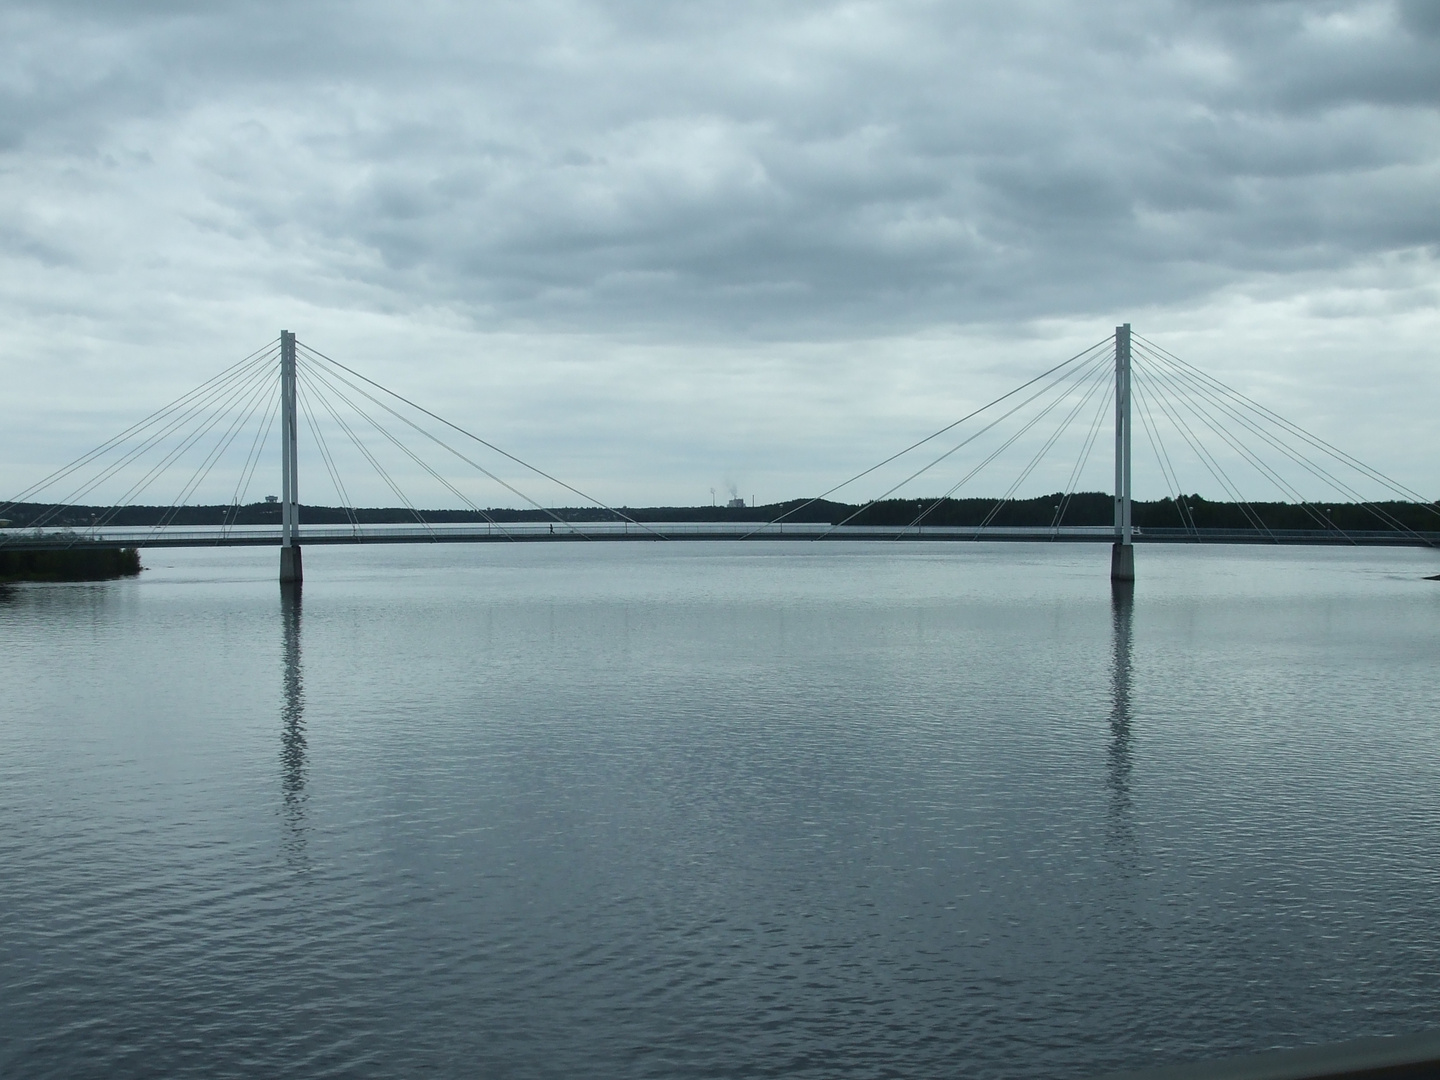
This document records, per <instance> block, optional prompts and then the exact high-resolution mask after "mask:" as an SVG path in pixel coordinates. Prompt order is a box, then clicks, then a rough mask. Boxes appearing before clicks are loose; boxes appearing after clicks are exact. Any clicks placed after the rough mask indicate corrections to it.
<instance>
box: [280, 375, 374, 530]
mask: <svg viewBox="0 0 1440 1080" xmlns="http://www.w3.org/2000/svg"><path fill="white" fill-rule="evenodd" d="M297 374H298V369H297ZM316 396H317V397H318V396H319V395H316ZM295 398H296V400H297V401H298V402H299V404H300V410H301V412H302V413H303V414H304V416H305V422H306V424H308V425H309V427H310V434H311V435H313V436H314V437H315V446H316V447H317V448H318V449H319V451H320V459H321V460H322V461H323V462H324V463H325V471H326V472H327V473H329V475H330V483H331V484H333V485H334V487H335V497H336V498H337V499H339V500H340V505H341V507H343V508H344V510H345V517H346V519H347V520H349V522H350V535H351V536H353V537H354V538H355V539H357V540H358V539H359V538H360V523H359V522H358V521H356V519H355V511H354V509H352V508H351V506H350V496H349V494H348V493H347V492H346V491H345V485H344V484H343V483H341V481H340V473H339V472H338V471H337V470H336V468H335V462H334V460H333V458H332V457H331V454H330V447H329V445H328V444H327V443H326V442H325V436H324V434H323V433H322V432H321V430H320V425H319V424H317V423H316V422H315V413H314V410H312V409H311V408H310V395H309V393H308V392H307V384H306V382H305V380H304V379H300V380H299V382H298V385H297V386H296V387H295Z"/></svg>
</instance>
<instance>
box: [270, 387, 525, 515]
mask: <svg viewBox="0 0 1440 1080" xmlns="http://www.w3.org/2000/svg"><path fill="white" fill-rule="evenodd" d="M296 370H297V373H299V374H300V375H301V377H302V378H303V379H305V380H306V384H307V385H308V386H309V387H310V390H311V392H312V393H314V394H315V395H316V397H317V398H318V399H319V400H320V401H321V402H322V403H323V404H324V405H325V408H326V410H327V411H328V412H329V413H330V415H331V417H332V418H333V419H334V420H335V421H336V423H341V424H342V425H343V422H342V421H341V420H340V417H339V414H338V413H337V412H336V411H335V409H334V408H333V406H331V405H330V403H329V400H328V398H326V396H325V394H324V393H323V391H322V390H321V389H320V384H321V383H323V384H324V385H325V387H326V388H327V389H329V390H330V392H331V393H332V394H334V395H335V396H336V397H338V398H339V399H340V400H341V401H343V402H344V403H345V404H346V405H348V406H349V407H350V408H351V410H353V411H354V412H356V413H357V414H359V415H360V416H361V417H363V418H364V419H365V420H366V421H367V422H368V423H370V425H371V426H372V427H374V428H375V429H376V430H377V431H379V432H380V433H381V434H382V435H384V436H385V438H386V439H387V440H389V441H390V442H391V443H392V444H393V445H394V446H396V447H398V448H399V449H400V450H401V452H403V453H404V454H405V455H406V456H408V457H409V458H410V459H411V460H412V461H414V462H415V463H416V464H417V465H419V466H420V468H421V469H423V470H424V471H425V472H426V473H427V474H429V475H430V476H431V477H432V478H433V479H435V480H436V481H438V482H439V483H440V484H441V485H442V486H444V487H445V489H446V490H448V491H449V492H450V493H451V494H453V495H454V496H455V497H456V498H458V499H459V500H460V501H461V502H463V503H464V504H465V505H466V507H468V508H469V509H470V510H472V511H474V512H475V513H477V514H479V515H480V516H481V517H482V518H484V519H485V521H486V522H487V523H489V524H490V525H493V526H494V527H495V528H497V529H499V530H500V532H501V534H502V535H503V536H504V537H505V538H506V539H507V540H514V539H515V537H514V536H513V535H512V534H511V533H510V531H509V530H508V529H506V528H505V527H504V526H503V525H501V524H500V523H499V522H498V521H496V520H495V519H494V518H493V517H492V516H491V515H490V514H489V513H487V512H486V511H485V510H484V509H483V508H482V507H481V506H479V505H478V504H477V503H476V502H474V500H472V499H470V498H469V497H468V496H467V495H466V494H465V493H464V492H462V491H461V490H460V489H459V488H457V487H456V486H455V485H454V484H452V483H450V481H448V480H447V479H445V477H443V476H441V475H440V473H439V472H437V471H436V470H434V469H433V468H431V467H430V466H429V465H428V464H426V463H425V462H424V461H423V460H422V459H421V458H420V457H419V455H417V454H415V453H414V452H413V451H411V450H410V449H409V447H407V446H405V445H404V444H403V443H401V442H400V441H399V440H398V439H396V438H395V436H394V435H393V434H391V433H390V432H388V431H386V430H385V429H384V428H383V427H382V426H381V425H380V424H379V423H378V422H377V421H376V420H375V419H374V418H373V417H372V416H370V415H369V414H368V413H367V412H365V411H364V410H363V409H361V408H360V407H359V406H358V405H356V404H355V402H354V401H352V400H351V399H350V398H348V397H347V396H346V395H345V394H344V392H343V391H340V390H338V389H336V388H335V387H334V386H333V385H331V384H330V383H329V382H328V381H327V374H326V373H325V372H323V371H317V370H315V369H313V368H308V367H297V369H296ZM347 385H348V384H347ZM381 407H382V408H383V406H381ZM347 433H349V432H348V429H347ZM350 434H351V438H352V439H354V438H355V436H354V435H353V433H350ZM411 511H412V513H415V514H416V515H417V517H420V515H419V512H418V511H416V510H415V509H414V507H413V506H412V507H411ZM427 528H429V526H428V525H427ZM431 532H432V535H434V533H433V529H432V530H431Z"/></svg>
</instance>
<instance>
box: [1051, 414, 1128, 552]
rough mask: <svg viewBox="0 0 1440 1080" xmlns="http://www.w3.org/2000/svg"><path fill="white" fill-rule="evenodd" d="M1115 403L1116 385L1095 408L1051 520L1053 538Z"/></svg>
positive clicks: (1058, 530) (1057, 533) (1057, 532)
mask: <svg viewBox="0 0 1440 1080" xmlns="http://www.w3.org/2000/svg"><path fill="white" fill-rule="evenodd" d="M1114 403H1115V392H1114V387H1111V388H1110V390H1109V392H1107V393H1104V394H1101V395H1100V403H1099V405H1097V406H1096V408H1095V417H1094V419H1093V420H1091V421H1090V431H1089V434H1088V435H1087V436H1086V438H1085V442H1084V443H1083V444H1082V445H1081V448H1080V456H1079V457H1078V458H1076V459H1075V467H1074V468H1073V469H1071V470H1070V479H1069V480H1067V481H1066V482H1065V497H1064V498H1062V499H1061V500H1060V505H1059V506H1057V507H1056V508H1055V517H1054V518H1053V519H1052V520H1051V522H1050V528H1051V530H1052V531H1051V536H1050V538H1051V539H1052V540H1054V539H1057V538H1058V537H1059V536H1060V525H1061V523H1062V522H1063V521H1064V520H1065V514H1066V512H1067V511H1068V510H1069V509H1070V500H1071V499H1073V498H1074V496H1075V492H1076V490H1077V488H1078V485H1079V483H1080V477H1081V476H1083V475H1084V473H1085V466H1086V465H1087V464H1089V462H1090V454H1091V452H1092V451H1093V450H1094V449H1095V440H1096V439H1097V438H1099V436H1100V425H1101V423H1103V422H1104V420H1105V414H1106V412H1108V411H1109V410H1110V408H1111V407H1112V406H1113V405H1114Z"/></svg>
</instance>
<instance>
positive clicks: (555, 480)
mask: <svg viewBox="0 0 1440 1080" xmlns="http://www.w3.org/2000/svg"><path fill="white" fill-rule="evenodd" d="M296 344H297V346H298V347H299V348H300V349H302V350H304V352H305V353H306V354H308V355H309V356H310V357H312V358H314V359H316V360H321V361H324V362H325V363H327V364H331V365H333V366H334V367H336V368H339V369H340V370H341V371H343V372H346V373H348V374H350V375H353V376H354V377H355V378H357V379H359V380H360V381H361V382H364V383H366V384H368V385H370V386H373V387H374V388H375V389H377V390H379V391H381V392H382V393H385V394H388V395H389V396H390V397H392V398H394V399H395V400H396V401H400V402H403V403H404V404H406V405H408V406H410V408H412V409H414V410H415V411H416V412H419V413H422V414H424V415H425V416H428V417H429V418H430V419H432V420H434V421H436V422H437V423H439V424H443V425H444V426H445V427H448V428H450V429H451V430H452V431H456V432H458V433H459V434H461V435H464V436H465V437H466V438H467V439H472V440H474V441H475V442H477V443H479V444H480V445H481V446H484V447H486V448H487V449H489V450H492V451H494V452H495V453H497V454H499V455H500V456H501V457H505V458H508V459H509V460H511V461H513V462H515V463H516V464H517V465H520V466H521V467H523V468H526V469H529V470H530V471H531V472H533V473H535V474H536V475H537V476H540V477H543V478H544V479H546V480H549V481H550V482H551V483H552V484H556V485H558V486H559V487H562V488H564V489H565V490H566V491H569V492H571V493H572V494H574V495H578V496H580V498H582V499H584V500H585V501H586V502H588V503H590V504H592V505H594V506H597V507H599V508H600V509H602V510H604V511H606V512H607V513H610V514H614V515H615V517H617V518H618V519H620V520H621V521H625V522H628V523H629V524H631V525H634V526H636V527H637V528H640V529H642V530H644V531H645V532H647V533H650V534H651V535H652V536H653V537H655V539H657V540H664V539H667V537H665V536H664V535H663V534H662V533H659V532H656V531H655V530H654V529H651V528H650V527H648V526H647V525H645V524H644V523H643V522H640V521H636V520H635V519H634V518H633V517H631V516H630V515H629V514H626V513H625V512H623V511H621V510H618V509H616V508H615V507H613V506H611V505H610V504H609V503H606V502H603V501H601V500H600V499H597V498H595V497H594V496H593V495H588V494H586V493H585V492H583V491H581V490H580V489H579V488H577V487H575V486H573V485H571V484H567V483H566V482H565V481H563V480H561V479H560V478H559V477H556V476H553V475H551V474H550V473H548V472H546V471H545V470H544V469H542V468H540V467H539V466H538V465H532V464H530V462H528V461H526V460H525V459H524V458H520V457H517V456H516V455H514V454H512V453H510V452H509V451H508V450H504V449H502V448H501V447H499V446H496V445H495V444H494V443H492V442H490V441H488V440H487V439H483V438H481V437H480V436H479V435H476V434H475V433H474V432H473V431H469V430H467V429H465V428H462V427H461V426H460V425H459V424H456V423H454V422H453V421H450V420H447V419H445V417H443V416H441V415H439V414H438V413H434V412H431V411H430V410H429V409H427V408H425V406H423V405H420V404H417V403H416V402H414V401H411V400H410V399H409V398H407V397H405V396H404V395H403V394H397V393H396V392H395V391H394V390H391V389H390V388H389V387H387V386H382V385H381V384H380V383H378V382H376V381H375V380H374V379H370V378H367V377H366V376H364V375H362V374H360V372H358V371H356V370H355V369H354V368H351V367H347V366H346V365H345V364H342V363H341V362H340V361H338V360H336V359H334V358H333V357H329V356H326V355H325V354H324V353H322V352H320V351H319V350H317V349H312V348H311V347H310V346H308V345H305V344H304V343H303V342H297V343H296ZM336 377H337V378H343V376H338V375H337V376H336ZM346 385H348V386H351V388H352V389H355V390H356V392H357V393H363V392H364V391H363V390H361V389H360V388H359V387H356V386H354V384H353V383H350V382H349V380H346ZM365 396H366V397H368V398H370V400H371V401H374V402H375V404H377V405H379V406H380V407H381V408H383V409H385V410H386V411H387V412H389V413H390V414H391V415H392V416H394V417H396V419H399V420H401V421H402V422H403V423H405V424H408V425H409V426H410V427H412V428H414V429H415V430H416V431H418V432H420V433H421V434H422V435H425V436H426V438H428V439H430V440H431V441H433V442H435V443H436V444H437V445H439V446H441V447H442V448H444V449H445V450H448V451H449V452H450V453H451V454H453V455H455V456H456V457H458V458H460V459H461V460H462V461H464V462H466V463H467V464H468V465H470V466H471V467H472V468H475V469H478V470H480V471H481V472H483V473H485V475H487V476H489V477H490V478H491V479H492V480H494V481H495V482H496V483H498V484H501V485H502V486H504V487H505V488H506V490H508V491H511V492H513V493H514V494H516V495H518V496H520V498H522V499H524V500H525V501H526V502H529V503H530V504H531V505H532V506H534V507H535V508H536V509H538V510H540V511H542V512H543V513H545V514H547V515H548V516H549V517H551V518H553V519H554V520H555V521H556V522H558V523H560V524H562V525H565V526H566V527H567V528H569V529H570V530H571V531H572V532H576V533H578V534H580V535H582V536H585V535H587V534H585V533H584V531H583V530H580V529H578V528H576V526H575V523H574V522H570V521H566V520H565V519H564V518H562V517H560V516H559V515H558V514H555V513H553V512H552V511H551V510H549V509H548V508H547V507H544V506H542V505H540V504H539V503H537V502H535V501H534V500H533V499H531V498H530V497H529V496H527V495H525V494H524V492H521V491H519V490H518V489H516V488H515V487H514V486H513V485H510V484H508V483H506V482H505V481H504V480H501V479H500V478H499V477H498V476H496V475H495V474H494V473H492V472H490V471H489V470H488V469H486V468H485V467H484V466H482V465H480V464H478V463H476V462H474V461H471V460H470V459H469V458H468V457H466V456H465V455H463V454H461V453H460V452H459V451H458V450H456V449H454V448H453V447H451V446H449V445H448V444H446V443H445V442H443V441H442V440H440V439H439V438H437V437H436V436H435V435H434V433H433V432H429V431H427V430H425V429H424V428H423V427H421V426H420V425H419V424H416V423H415V422H414V421H413V420H410V419H409V418H407V417H404V416H402V415H401V414H400V413H398V412H396V411H395V410H394V409H391V408H390V407H389V406H387V405H384V404H383V403H381V402H379V401H377V400H376V399H375V398H374V397H371V395H369V394H366V395H365Z"/></svg>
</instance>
